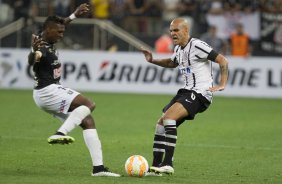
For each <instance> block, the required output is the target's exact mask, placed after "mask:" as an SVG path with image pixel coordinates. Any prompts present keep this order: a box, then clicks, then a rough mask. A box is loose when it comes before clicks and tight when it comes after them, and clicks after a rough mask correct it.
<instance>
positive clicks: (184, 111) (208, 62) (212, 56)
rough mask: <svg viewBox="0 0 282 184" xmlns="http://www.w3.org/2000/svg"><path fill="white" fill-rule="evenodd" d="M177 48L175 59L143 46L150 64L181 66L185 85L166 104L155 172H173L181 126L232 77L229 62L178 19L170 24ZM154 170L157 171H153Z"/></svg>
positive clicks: (157, 133) (156, 139)
mask: <svg viewBox="0 0 282 184" xmlns="http://www.w3.org/2000/svg"><path fill="white" fill-rule="evenodd" d="M170 34H171V37H172V39H173V42H174V45H175V48H174V53H173V55H172V56H171V58H165V59H155V58H153V55H152V53H151V52H150V51H149V50H146V49H143V48H142V49H141V51H142V52H143V54H144V56H145V58H146V60H147V61H148V62H149V63H152V64H155V65H159V66H162V67H165V68H176V67H178V69H179V72H180V74H181V75H182V77H183V80H184V86H183V87H182V88H181V89H179V90H178V92H177V94H176V96H174V97H173V99H172V100H171V101H170V103H169V104H168V105H167V106H165V107H164V109H163V114H162V116H161V118H160V119H159V120H158V122H157V125H156V131H155V137H154V143H153V163H152V167H150V171H151V172H152V174H154V173H157V174H160V175H161V173H166V174H173V173H174V168H173V155H174V149H175V146H176V141H177V128H178V126H179V125H180V124H182V123H183V122H184V121H185V120H193V119H194V117H195V115H196V114H197V113H201V112H204V111H205V110H206V109H207V108H208V107H209V105H210V104H211V102H212V97H213V92H216V91H222V90H224V88H225V86H226V83H227V78H228V62H227V60H226V58H225V57H224V56H223V55H221V54H218V53H217V52H216V51H215V50H213V49H212V48H211V47H210V46H209V45H208V44H207V43H205V42H203V41H201V40H199V39H195V38H192V37H191V36H190V35H189V24H188V22H187V20H186V19H184V18H176V19H174V20H173V21H172V22H171V24H170ZM212 63H217V64H218V65H219V67H220V74H221V75H220V76H221V77H220V81H219V84H218V85H216V86H213V79H212V68H211V67H212ZM153 172H154V173H153Z"/></svg>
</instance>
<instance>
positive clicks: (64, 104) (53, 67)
mask: <svg viewBox="0 0 282 184" xmlns="http://www.w3.org/2000/svg"><path fill="white" fill-rule="evenodd" d="M88 11H89V8H88V5H87V4H81V5H80V6H79V7H78V8H77V9H76V10H75V12H74V13H73V14H71V15H70V16H69V17H67V18H61V17H58V16H49V17H47V19H46V20H45V22H44V24H43V31H42V33H41V34H40V36H35V35H33V36H32V37H33V40H32V47H33V50H34V51H32V52H31V53H30V54H29V56H28V63H29V64H30V65H32V67H33V71H34V82H35V86H34V89H33V99H34V101H35V103H36V105H37V106H38V107H39V108H40V109H42V110H44V111H45V112H47V113H49V114H51V115H53V116H54V117H56V118H57V119H59V120H61V121H62V123H63V124H62V125H61V126H60V128H59V129H58V130H57V132H56V133H55V134H54V135H52V136H50V137H49V138H48V139H47V141H48V143H49V144H70V143H72V142H74V138H73V137H71V136H68V133H70V132H71V131H72V130H73V129H74V128H76V127H77V126H80V127H81V128H82V129H83V138H84V142H85V144H86V147H87V148H88V150H89V152H90V156H91V159H92V164H93V171H92V176H109V177H119V176H120V175H119V174H116V173H113V172H110V171H109V170H108V168H106V167H104V164H103V154H102V148H101V141H100V139H99V136H98V133H97V130H96V126H95V122H94V119H93V117H92V115H91V112H92V111H93V110H94V108H95V104H94V103H93V102H91V101H90V100H89V99H87V98H86V97H84V96H83V95H82V94H80V93H79V92H77V91H75V90H73V89H70V88H65V87H63V86H62V85H61V84H60V79H61V69H62V65H61V62H60V60H59V58H58V52H57V49H56V47H55V43H56V42H58V41H59V40H60V39H62V38H63V35H64V31H65V26H66V24H68V23H70V22H71V21H72V20H73V19H74V18H76V17H77V16H79V15H81V14H83V13H85V12H88ZM62 156H64V155H62Z"/></svg>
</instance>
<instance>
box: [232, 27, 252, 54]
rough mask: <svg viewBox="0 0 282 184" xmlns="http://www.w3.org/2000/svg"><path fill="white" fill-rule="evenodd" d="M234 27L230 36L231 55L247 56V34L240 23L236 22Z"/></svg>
mask: <svg viewBox="0 0 282 184" xmlns="http://www.w3.org/2000/svg"><path fill="white" fill-rule="evenodd" d="M235 29H236V30H235V32H234V33H232V34H231V36H230V49H231V55H232V56H243V57H248V56H249V55H250V53H251V47H250V39H249V35H248V34H246V33H245V32H244V29H243V25H242V24H241V23H238V24H237V25H236V28H235Z"/></svg>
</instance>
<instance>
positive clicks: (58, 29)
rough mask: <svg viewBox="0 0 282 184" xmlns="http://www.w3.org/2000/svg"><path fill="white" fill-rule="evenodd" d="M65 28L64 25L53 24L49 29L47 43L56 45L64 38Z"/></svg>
mask: <svg viewBox="0 0 282 184" xmlns="http://www.w3.org/2000/svg"><path fill="white" fill-rule="evenodd" d="M64 32H65V26H64V25H62V24H52V25H50V26H49V27H48V28H47V41H48V42H51V43H56V42H58V41H59V40H60V39H62V38H63V37H64Z"/></svg>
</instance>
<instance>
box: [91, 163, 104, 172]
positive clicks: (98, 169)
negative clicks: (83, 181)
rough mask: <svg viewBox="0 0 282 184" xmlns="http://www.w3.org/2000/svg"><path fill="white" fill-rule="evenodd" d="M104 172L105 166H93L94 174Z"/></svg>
mask: <svg viewBox="0 0 282 184" xmlns="http://www.w3.org/2000/svg"><path fill="white" fill-rule="evenodd" d="M104 170H105V167H104V165H98V166H93V173H98V172H101V171H104Z"/></svg>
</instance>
